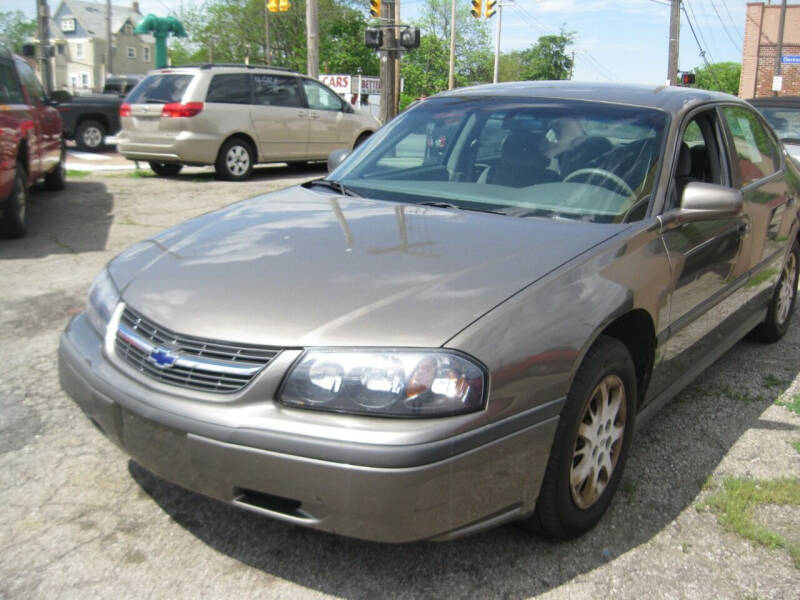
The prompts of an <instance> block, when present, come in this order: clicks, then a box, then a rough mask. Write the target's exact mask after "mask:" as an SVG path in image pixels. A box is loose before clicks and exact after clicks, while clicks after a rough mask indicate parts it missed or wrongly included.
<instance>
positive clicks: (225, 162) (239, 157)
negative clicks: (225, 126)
mask: <svg viewBox="0 0 800 600" xmlns="http://www.w3.org/2000/svg"><path fill="white" fill-rule="evenodd" d="M253 155H254V152H253V149H252V148H251V147H250V144H249V143H247V142H246V141H245V140H243V139H241V138H233V139H231V140H228V141H227V142H225V143H224V144H223V145H222V148H221V149H220V151H219V156H217V162H216V164H215V165H214V167H215V169H216V171H217V176H218V177H219V178H220V179H227V180H228V181H244V180H245V179H247V178H248V177H250V174H251V173H252V172H253V160H254V158H253Z"/></svg>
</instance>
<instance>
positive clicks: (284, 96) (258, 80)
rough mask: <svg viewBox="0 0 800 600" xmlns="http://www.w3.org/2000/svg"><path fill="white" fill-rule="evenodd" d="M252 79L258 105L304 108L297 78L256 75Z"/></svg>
mask: <svg viewBox="0 0 800 600" xmlns="http://www.w3.org/2000/svg"><path fill="white" fill-rule="evenodd" d="M252 77H253V93H254V94H255V98H256V100H255V103H256V104H261V105H262V106H293V107H301V106H303V101H302V100H301V98H300V90H299V89H298V87H297V79H296V78H295V77H286V76H285V75H265V74H262V73H255V74H254V75H253V76H252Z"/></svg>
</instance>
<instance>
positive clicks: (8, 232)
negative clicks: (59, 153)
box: [0, 163, 30, 238]
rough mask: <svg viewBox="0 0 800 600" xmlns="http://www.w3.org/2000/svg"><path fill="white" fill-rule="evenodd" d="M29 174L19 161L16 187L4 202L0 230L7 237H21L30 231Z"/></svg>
mask: <svg viewBox="0 0 800 600" xmlns="http://www.w3.org/2000/svg"><path fill="white" fill-rule="evenodd" d="M29 197H30V196H29V190H28V174H27V172H26V171H25V167H24V166H23V165H22V164H20V163H17V166H16V168H15V169H14V187H13V188H11V193H10V194H9V195H8V198H7V199H6V201H5V202H4V203H3V218H2V221H0V231H2V233H3V235H4V236H5V237H11V238H21V237H25V234H27V233H28V227H27V224H26V223H27V215H28V199H29Z"/></svg>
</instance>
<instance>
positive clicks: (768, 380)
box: [764, 374, 791, 388]
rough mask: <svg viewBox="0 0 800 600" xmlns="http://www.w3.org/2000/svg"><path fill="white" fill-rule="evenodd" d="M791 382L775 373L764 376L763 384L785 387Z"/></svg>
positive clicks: (769, 386)
mask: <svg viewBox="0 0 800 600" xmlns="http://www.w3.org/2000/svg"><path fill="white" fill-rule="evenodd" d="M789 383H791V382H790V381H788V380H786V379H781V378H780V377H776V376H775V375H772V374H768V375H766V376H765V377H764V386H765V387H768V388H775V387H785V386H787V385H789Z"/></svg>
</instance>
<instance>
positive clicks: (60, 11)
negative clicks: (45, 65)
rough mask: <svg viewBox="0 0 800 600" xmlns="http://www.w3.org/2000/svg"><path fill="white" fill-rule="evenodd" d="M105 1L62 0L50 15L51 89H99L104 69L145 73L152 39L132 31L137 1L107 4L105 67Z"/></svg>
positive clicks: (152, 51)
mask: <svg viewBox="0 0 800 600" xmlns="http://www.w3.org/2000/svg"><path fill="white" fill-rule="evenodd" d="M106 6H107V5H106V3H105V2H87V1H84V0H62V1H61V3H60V4H59V5H58V8H56V10H55V12H53V14H52V17H51V19H50V45H51V47H52V48H53V57H52V58H51V61H52V72H53V77H54V82H53V83H54V84H55V85H54V86H53V89H55V90H69V91H70V92H72V93H80V92H82V91H85V92H90V91H101V90H102V89H103V84H104V83H105V79H106V75H107V74H112V73H113V74H118V75H121V74H129V73H147V72H148V71H150V70H151V69H153V68H154V56H155V39H154V38H153V36H151V35H149V34H147V35H137V34H135V33H134V32H133V30H134V28H135V27H136V24H137V23H138V22H139V21H140V20H141V19H142V14H141V13H140V12H139V3H138V2H133V3H132V4H131V6H120V5H117V4H112V5H111V40H112V42H111V68H110V69H109V70H108V73H107V72H106V28H107V23H106Z"/></svg>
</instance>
